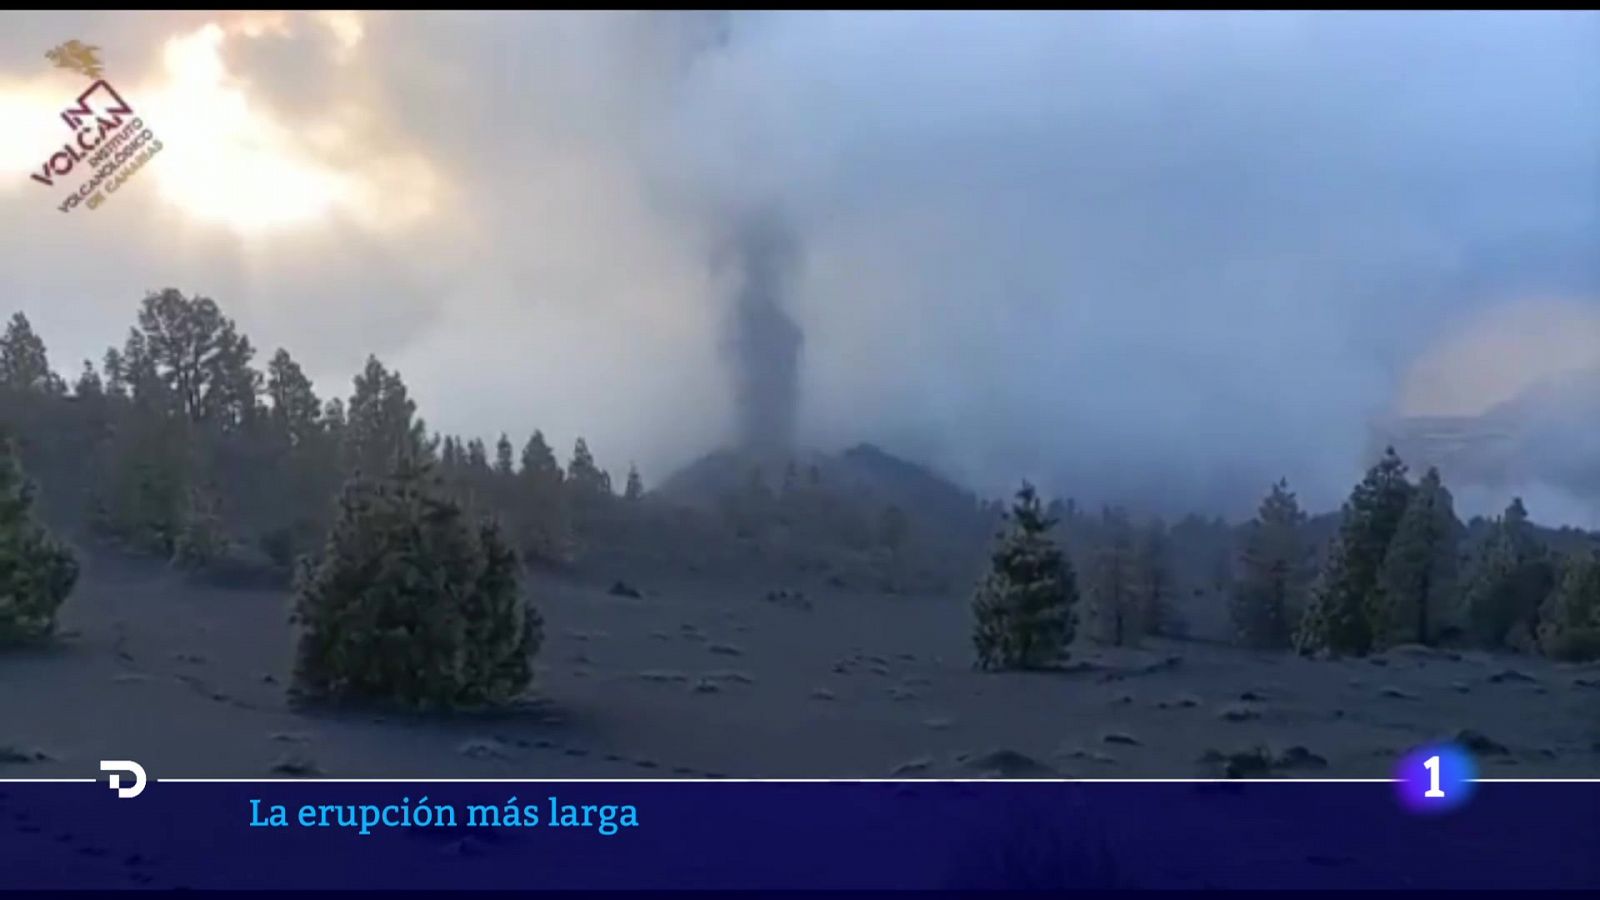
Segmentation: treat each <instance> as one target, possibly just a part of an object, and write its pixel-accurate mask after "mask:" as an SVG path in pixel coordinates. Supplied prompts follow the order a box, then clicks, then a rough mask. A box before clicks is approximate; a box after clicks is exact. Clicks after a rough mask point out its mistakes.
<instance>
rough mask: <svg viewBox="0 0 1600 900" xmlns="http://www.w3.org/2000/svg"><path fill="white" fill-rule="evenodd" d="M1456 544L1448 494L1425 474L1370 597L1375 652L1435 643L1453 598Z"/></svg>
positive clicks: (1457, 526) (1456, 524)
mask: <svg viewBox="0 0 1600 900" xmlns="http://www.w3.org/2000/svg"><path fill="white" fill-rule="evenodd" d="M1460 539H1461V523H1460V521H1459V520H1457V519H1456V516H1455V509H1454V505H1453V502H1452V500H1451V497H1450V491H1449V490H1447V489H1446V488H1445V487H1444V485H1443V483H1442V482H1441V481H1440V478H1439V470H1438V469H1432V468H1430V469H1429V470H1428V472H1427V474H1426V475H1424V476H1423V477H1422V480H1421V481H1420V482H1419V483H1418V484H1417V487H1416V490H1414V491H1413V492H1412V494H1411V500H1410V502H1409V503H1407V505H1406V511H1405V514H1404V515H1402V516H1401V518H1400V524H1399V526H1398V527H1397V528H1396V529H1395V535H1394V540H1393V541H1392V542H1391V543H1390V545H1389V552H1388V554H1387V555H1386V556H1385V558H1384V561H1383V568H1382V570H1381V571H1380V573H1379V578H1378V590H1376V591H1374V592H1373V594H1372V595H1371V596H1372V598H1373V599H1374V600H1375V601H1376V602H1375V604H1374V606H1373V608H1372V609H1371V610H1370V614H1371V617H1372V630H1373V642H1374V644H1375V645H1376V646H1378V647H1389V646H1393V645H1395V644H1403V643H1413V644H1433V643H1436V642H1437V641H1438V638H1439V635H1440V633H1441V632H1443V631H1444V630H1445V629H1446V627H1447V626H1448V625H1449V622H1448V619H1447V616H1448V614H1449V613H1450V612H1451V610H1450V602H1451V601H1452V600H1453V598H1454V597H1455V596H1456V557H1457V548H1458V545H1459V543H1460Z"/></svg>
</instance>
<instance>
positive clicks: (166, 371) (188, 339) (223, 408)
mask: <svg viewBox="0 0 1600 900" xmlns="http://www.w3.org/2000/svg"><path fill="white" fill-rule="evenodd" d="M135 334H136V335H137V337H138V341H137V345H138V353H137V354H136V355H137V356H138V358H139V360H140V361H142V362H144V363H146V364H147V365H148V366H149V369H150V372H151V373H153V374H154V375H155V376H156V377H157V378H159V379H160V380H161V382H162V384H163V385H164V386H165V388H166V389H167V392H168V394H169V395H170V396H171V397H172V398H173V399H174V401H175V402H176V404H177V406H178V409H179V410H180V411H181V412H182V413H183V414H184V415H186V416H187V417H188V418H189V420H190V421H194V422H201V421H216V422H218V423H219V424H221V425H222V426H223V427H224V428H232V427H237V426H240V425H242V424H244V423H245V422H246V421H248V420H249V419H250V418H252V417H253V416H254V414H255V411H256V395H257V394H259V393H260V388H261V373H259V372H256V371H255V370H253V369H251V368H250V361H251V359H252V358H253V357H254V356H255V349H254V348H252V347H251V346H250V340H249V338H246V337H244V336H243V335H240V334H239V333H238V330H237V329H236V328H235V326H234V323H233V320H232V319H229V318H228V317H227V316H225V315H223V314H222V311H221V309H219V308H218V306H217V304H216V301H214V300H212V299H210V298H209V297H195V298H193V299H191V298H188V297H185V296H184V295H183V294H182V293H180V292H178V291H177V290H174V289H172V288H167V289H165V290H162V291H156V292H154V293H151V294H148V295H146V296H145V298H144V302H143V303H142V304H141V305H140V307H139V326H138V328H137V329H136V330H135ZM124 355H135V354H128V353H125V354H124Z"/></svg>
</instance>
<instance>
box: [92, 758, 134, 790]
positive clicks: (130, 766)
mask: <svg viewBox="0 0 1600 900" xmlns="http://www.w3.org/2000/svg"><path fill="white" fill-rule="evenodd" d="M100 771H102V772H110V773H111V789H112V790H113V791H116V792H117V796H118V797H121V798H123V799H127V798H130V797H137V796H139V795H140V794H142V793H144V785H145V777H144V766H141V765H139V764H138V763H136V762H134V761H133V760H131V759H102V760H100ZM118 772H130V773H132V774H133V786H132V787H123V786H122V776H121V775H119V774H117V773H118Z"/></svg>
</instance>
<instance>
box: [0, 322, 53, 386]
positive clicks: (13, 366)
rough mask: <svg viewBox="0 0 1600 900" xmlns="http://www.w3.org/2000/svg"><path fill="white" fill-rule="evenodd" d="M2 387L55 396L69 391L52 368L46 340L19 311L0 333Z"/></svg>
mask: <svg viewBox="0 0 1600 900" xmlns="http://www.w3.org/2000/svg"><path fill="white" fill-rule="evenodd" d="M0 389H4V390H10V391H16V392H18V393H27V394H43V395H46V396H52V397H58V396H60V395H62V394H64V393H65V392H66V384H65V382H63V381H62V380H61V376H59V375H57V374H56V373H55V372H53V371H51V370H50V355H49V353H48V352H47V351H46V350H45V346H44V341H43V340H42V339H41V338H40V337H39V336H38V335H37V334H35V333H34V331H33V325H32V324H31V323H29V321H28V317H27V316H25V315H23V314H22V313H20V312H19V313H16V314H15V315H13V316H12V317H11V321H10V322H9V323H8V324H7V325H6V330H5V334H4V335H3V336H0Z"/></svg>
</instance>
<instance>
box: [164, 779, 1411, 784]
mask: <svg viewBox="0 0 1600 900" xmlns="http://www.w3.org/2000/svg"><path fill="white" fill-rule="evenodd" d="M152 780H153V781H164V782H171V783H174V784H905V785H914V784H995V783H1001V784H1392V783H1394V782H1395V781H1398V780H1399V779H1395V778H155V779H152Z"/></svg>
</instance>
